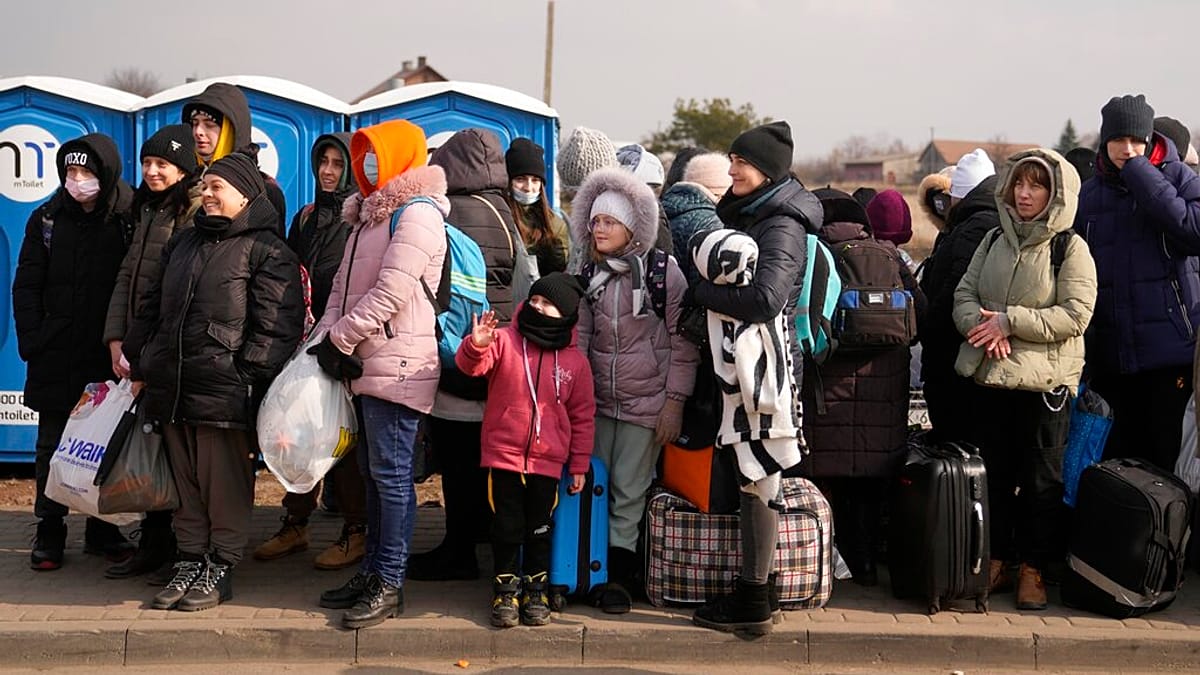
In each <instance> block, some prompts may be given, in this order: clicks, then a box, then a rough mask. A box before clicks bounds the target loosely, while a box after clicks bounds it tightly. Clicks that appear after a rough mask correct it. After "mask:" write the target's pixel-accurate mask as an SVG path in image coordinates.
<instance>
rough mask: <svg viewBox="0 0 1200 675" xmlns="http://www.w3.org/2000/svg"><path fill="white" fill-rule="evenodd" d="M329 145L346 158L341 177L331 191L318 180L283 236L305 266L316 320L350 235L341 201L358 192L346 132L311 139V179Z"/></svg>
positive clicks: (323, 311)
mask: <svg viewBox="0 0 1200 675" xmlns="http://www.w3.org/2000/svg"><path fill="white" fill-rule="evenodd" d="M331 146H332V147H334V148H336V149H337V150H339V151H340V152H341V153H342V157H343V158H344V160H345V162H346V165H345V168H343V169H342V177H341V180H339V181H338V185H337V187H336V188H335V189H334V190H333V191H332V192H326V191H324V190H322V189H321V188H320V184H319V181H318V185H317V198H316V200H315V201H313V203H312V204H309V205H307V206H305V207H303V208H301V209H300V210H299V211H298V212H296V216H295V217H294V218H293V219H292V226H291V228H290V229H289V230H288V237H287V243H288V246H290V247H291V249H292V251H294V252H295V253H296V256H297V257H299V258H300V263H301V264H302V265H304V267H305V269H307V270H308V274H309V279H310V283H311V284H312V313H313V317H314V318H316V320H317V321H320V320H321V316H322V315H323V314H324V313H325V305H326V304H328V303H329V292H330V290H332V288H333V277H334V275H335V274H337V271H338V267H339V266H341V264H342V254H343V253H344V252H345V250H346V238H347V237H348V236H349V235H350V226H348V225H346V223H345V221H343V220H342V205H343V204H345V202H346V199H347V198H348V197H349V196H350V195H353V194H354V193H356V192H358V185H356V184H355V182H354V172H353V171H352V170H351V169H350V134H348V133H336V134H324V135H322V136H320V137H319V138H317V140H316V142H315V143H313V152H312V173H313V179H314V180H315V179H316V178H317V172H318V171H319V170H320V168H321V155H323V154H324V152H325V148H328V147H331Z"/></svg>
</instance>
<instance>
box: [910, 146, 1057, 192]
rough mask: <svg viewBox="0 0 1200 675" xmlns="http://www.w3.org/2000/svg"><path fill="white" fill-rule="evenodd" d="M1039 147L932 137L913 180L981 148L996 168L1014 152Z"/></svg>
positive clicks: (939, 169) (934, 171) (955, 161)
mask: <svg viewBox="0 0 1200 675" xmlns="http://www.w3.org/2000/svg"><path fill="white" fill-rule="evenodd" d="M1037 147H1041V144H1040V143H1008V142H998V141H948V140H944V139H934V140H932V141H930V142H929V144H928V145H926V146H925V149H924V150H922V151H921V154H920V156H919V159H918V160H917V166H916V173H914V174H913V176H914V182H919V181H920V180H921V179H922V178H924V177H925V176H928V175H929V174H931V173H936V172H938V171H941V170H942V169H944V168H946V167H948V166H952V165H954V164H957V163H958V160H959V159H961V158H962V156H963V155H965V154H967V153H970V152H972V151H974V150H975V148H983V150H984V152H986V153H987V154H988V157H990V158H991V159H992V163H993V164H995V165H996V167H997V168H999V166H1000V165H1001V164H1003V163H1004V160H1006V159H1008V157H1009V156H1010V155H1012V154H1014V153H1017V152H1020V151H1022V150H1028V149H1030V148H1037Z"/></svg>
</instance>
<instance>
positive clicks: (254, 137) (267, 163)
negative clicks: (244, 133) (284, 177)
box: [250, 127, 279, 178]
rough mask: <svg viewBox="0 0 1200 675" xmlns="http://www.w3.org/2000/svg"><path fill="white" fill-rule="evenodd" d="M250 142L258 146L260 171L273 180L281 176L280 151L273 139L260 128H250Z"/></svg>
mask: <svg viewBox="0 0 1200 675" xmlns="http://www.w3.org/2000/svg"><path fill="white" fill-rule="evenodd" d="M250 141H251V142H253V143H254V144H255V145H257V146H258V170H259V171H262V172H263V173H265V174H267V175H268V176H270V177H271V178H275V177H276V176H278V175H279V150H277V149H276V148H275V143H274V142H273V141H271V137H270V136H268V135H266V133H264V132H263V130H262V129H259V128H258V127H250Z"/></svg>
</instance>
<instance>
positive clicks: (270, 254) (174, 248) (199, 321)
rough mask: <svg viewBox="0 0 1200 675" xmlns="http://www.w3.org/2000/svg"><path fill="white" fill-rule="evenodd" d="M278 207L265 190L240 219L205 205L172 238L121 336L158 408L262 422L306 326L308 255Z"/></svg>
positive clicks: (153, 413) (170, 415)
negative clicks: (283, 224) (207, 210)
mask: <svg viewBox="0 0 1200 675" xmlns="http://www.w3.org/2000/svg"><path fill="white" fill-rule="evenodd" d="M275 216H276V214H275V209H274V207H272V206H271V204H270V202H269V198H268V196H267V195H266V193H265V192H264V193H261V194H259V195H258V196H257V197H255V198H254V199H252V200H250V203H249V204H248V205H247V206H246V207H245V208H243V209H242V211H241V213H239V214H238V215H237V216H235V217H234V218H233V219H232V220H228V219H221V218H215V217H209V216H206V215H204V214H203V213H197V214H196V217H195V218H194V221H193V226H192V227H190V228H188V229H186V230H183V231H182V232H180V233H179V235H178V236H176V237H174V238H172V239H171V241H170V242H168V243H167V246H166V248H165V249H164V250H163V274H162V276H161V277H160V278H157V279H150V280H148V282H147V284H146V302H145V303H144V304H143V305H142V308H141V310H140V311H139V313H138V315H137V316H136V317H135V318H134V321H133V324H132V327H131V329H130V331H129V335H128V336H127V338H126V340H125V342H124V344H123V345H122V350H123V352H124V353H125V357H126V358H127V359H129V364H130V370H131V371H132V377H133V379H135V380H145V382H146V393H147V396H146V401H147V402H146V404H145V405H146V411H147V413H148V414H149V415H150V417H151V418H153V419H157V420H160V421H163V422H172V423H182V424H190V425H195V426H211V427H220V428H227V429H243V430H246V429H254V424H255V418H256V416H257V411H258V404H259V402H261V400H262V397H263V396H264V395H265V394H266V391H267V388H268V387H269V386H270V384H271V381H272V380H273V379H274V378H275V376H276V375H277V374H278V373H279V371H280V370H281V369H282V368H283V364H284V363H285V362H286V361H287V360H288V358H289V357H290V356H291V355H292V353H293V352H295V350H296V346H297V345H298V344H299V342H300V336H301V333H302V332H303V331H304V298H303V290H302V288H301V286H300V264H299V261H297V260H296V256H295V254H294V253H292V251H291V249H289V248H288V247H287V246H285V245H284V243H283V242H282V241H281V240H280V239H279V237H277V236H276V235H275V232H274V228H275Z"/></svg>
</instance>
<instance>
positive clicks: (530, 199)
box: [510, 188, 542, 206]
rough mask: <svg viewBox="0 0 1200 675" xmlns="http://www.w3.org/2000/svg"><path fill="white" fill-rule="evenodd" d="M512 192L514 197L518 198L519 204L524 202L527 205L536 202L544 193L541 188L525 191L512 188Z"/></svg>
mask: <svg viewBox="0 0 1200 675" xmlns="http://www.w3.org/2000/svg"><path fill="white" fill-rule="evenodd" d="M510 192H512V196H513V199H515V200H517V203H518V204H523V205H525V206H529V205H530V204H532V203H534V202H536V201H537V200H538V197H540V196H541V195H542V192H541V190H538V191H537V192H523V191H521V190H518V189H516V188H512V189H511V190H510Z"/></svg>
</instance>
